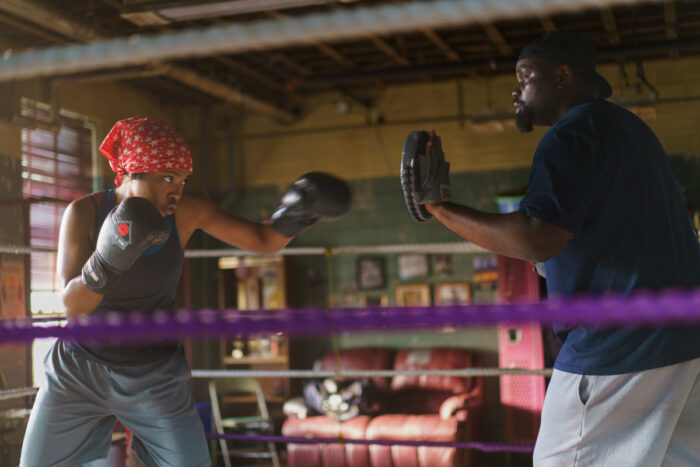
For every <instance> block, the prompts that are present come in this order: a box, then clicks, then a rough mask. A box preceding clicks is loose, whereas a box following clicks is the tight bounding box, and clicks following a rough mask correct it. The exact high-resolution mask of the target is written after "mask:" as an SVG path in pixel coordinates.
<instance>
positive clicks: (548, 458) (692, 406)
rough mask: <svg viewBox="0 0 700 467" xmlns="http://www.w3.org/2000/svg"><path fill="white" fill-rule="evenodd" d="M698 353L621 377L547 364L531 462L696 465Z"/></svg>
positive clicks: (540, 465)
mask: <svg viewBox="0 0 700 467" xmlns="http://www.w3.org/2000/svg"><path fill="white" fill-rule="evenodd" d="M699 375H700V359H695V360H690V361H687V362H683V363H679V364H676V365H670V366H665V367H662V368H655V369H653V370H647V371H641V372H637V373H626V374H622V375H609V376H608V375H605V376H588V375H577V374H573V373H565V372H563V371H558V370H554V374H553V375H552V379H551V381H550V383H549V387H548V388H547V395H546V397H545V401H544V407H543V409H542V424H541V426H540V433H539V435H538V437H537V444H536V446H535V453H534V465H535V466H537V467H549V466H557V467H558V466H572V467H573V466H576V467H581V466H596V467H599V466H611V467H626V466H635V467H636V466H639V467H642V466H643V467H654V466H664V467H672V466H674V467H675V466H678V467H689V466H700V376H699Z"/></svg>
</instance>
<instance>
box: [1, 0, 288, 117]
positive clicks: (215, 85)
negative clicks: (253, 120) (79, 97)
mask: <svg viewBox="0 0 700 467" xmlns="http://www.w3.org/2000/svg"><path fill="white" fill-rule="evenodd" d="M20 4H21V5H20ZM0 11H5V12H7V13H11V14H13V15H15V16H19V17H20V18H22V19H24V20H27V21H30V22H32V23H33V24H37V25H41V26H42V27H43V28H45V29H48V30H49V31H53V32H56V33H59V34H62V35H64V36H66V37H68V38H70V39H73V40H76V41H79V42H92V41H96V40H99V39H103V37H102V35H101V34H100V33H99V32H98V31H97V30H95V29H94V28H91V27H88V26H85V25H83V24H80V23H78V22H76V21H74V20H73V19H71V18H69V17H67V16H66V15H65V14H63V13H62V12H60V11H58V10H53V9H48V8H46V7H44V6H43V5H40V4H38V3H36V2H35V1H33V0H1V1H0ZM16 13H19V15H17V14H16ZM153 66H155V67H156V69H158V70H159V72H160V73H161V74H163V75H165V76H167V77H168V78H169V79H173V80H175V81H179V82H181V83H185V84H189V85H190V86H191V87H193V88H195V89H197V90H199V91H201V92H204V93H207V94H210V95H213V96H216V97H219V98H221V99H224V100H225V101H227V102H234V103H241V104H244V105H246V106H248V107H250V108H252V109H255V110H258V111H260V112H262V113H265V114H268V115H271V116H273V117H275V118H281V119H282V120H286V121H290V120H294V119H295V117H294V116H293V115H292V114H291V113H289V112H287V111H286V110H284V109H281V108H277V107H275V106H273V105H272V104H269V103H267V102H265V101H262V100H260V99H258V98H256V97H253V96H250V95H245V94H243V93H242V92H240V91H238V90H237V89H234V88H232V87H230V86H227V85H225V84H223V83H220V82H215V81H214V80H212V79H211V78H208V77H205V76H201V75H199V74H197V73H196V72H194V71H192V70H188V69H186V68H184V67H181V66H177V67H176V66H172V67H169V66H166V65H165V64H157V65H153ZM177 72H182V76H181V77H178V76H177ZM115 76H117V75H115Z"/></svg>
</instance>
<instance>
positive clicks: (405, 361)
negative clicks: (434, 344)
mask: <svg viewBox="0 0 700 467" xmlns="http://www.w3.org/2000/svg"><path fill="white" fill-rule="evenodd" d="M473 366H474V361H473V358H472V354H471V352H469V351H468V350H463V349H457V348H435V349H406V350H401V351H399V352H398V353H397V354H396V357H395V358H394V369H395V370H452V369H459V368H471V367H473ZM472 384H473V383H472V380H471V378H458V377H455V376H435V375H418V376H406V375H400V376H394V377H393V378H392V380H391V389H392V390H393V391H398V390H401V389H406V388H423V389H431V390H437V391H450V392H452V393H453V394H460V393H464V392H467V391H469V390H470V389H471V387H472Z"/></svg>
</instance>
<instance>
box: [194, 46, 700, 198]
mask: <svg viewBox="0 0 700 467" xmlns="http://www.w3.org/2000/svg"><path fill="white" fill-rule="evenodd" d="M644 68H645V72H646V76H647V79H648V80H649V82H651V83H652V84H653V85H654V86H655V87H656V88H657V89H658V90H659V98H660V101H659V103H658V104H657V109H656V113H657V116H656V117H655V118H653V119H649V120H647V122H648V123H649V125H650V126H651V127H652V129H653V130H654V131H655V132H656V133H657V135H658V136H659V139H660V140H661V142H662V144H663V145H664V147H665V148H666V150H667V151H668V152H669V154H694V153H700V131H698V129H699V128H698V127H699V126H700V118H699V117H700V100H697V99H695V100H693V99H692V98H693V96H700V59H698V58H693V59H676V60H671V59H669V60H663V61H656V62H648V63H645V64H644ZM626 71H627V75H628V76H629V81H630V82H631V85H630V86H629V87H627V88H625V87H624V86H623V79H622V74H621V73H620V71H619V69H618V67H617V66H616V65H611V66H605V67H601V68H600V72H601V73H602V74H603V75H605V76H606V78H607V79H608V80H609V81H610V83H611V85H612V86H613V88H614V94H613V95H614V96H622V95H631V94H634V93H635V92H636V91H635V89H634V86H635V85H638V84H639V80H638V79H637V78H636V76H635V75H636V67H635V66H634V64H630V65H629V66H627V67H626ZM514 86H515V79H514V77H512V76H496V77H493V78H491V79H487V78H477V79H469V80H466V79H465V80H464V81H463V96H464V100H463V102H464V104H463V105H464V112H465V114H466V116H467V117H468V116H469V114H470V113H471V112H474V111H478V110H484V109H487V108H489V107H491V108H494V109H496V110H501V111H503V112H510V111H511V108H512V106H511V104H512V97H511V91H512V89H513V88H514ZM644 92H647V91H646V90H644ZM338 98H339V96H338V95H337V94H333V93H328V94H324V95H320V96H317V97H314V98H312V99H310V100H309V101H308V102H307V103H306V104H305V106H304V109H305V110H304V115H303V118H302V119H301V121H299V122H298V123H295V124H292V125H289V124H277V123H275V122H273V121H271V119H269V118H267V117H265V116H262V115H255V114H252V113H251V114H247V115H246V117H245V118H244V119H243V122H242V127H243V128H242V134H243V142H242V143H243V144H242V145H241V147H238V148H237V152H236V155H235V157H236V170H235V172H236V179H235V183H236V184H237V186H239V187H241V186H254V185H265V184H278V185H284V184H287V183H289V181H290V180H292V179H293V178H294V177H296V176H297V175H299V174H301V173H303V172H305V171H309V170H327V171H330V172H333V173H336V174H339V175H341V176H344V177H346V178H348V179H355V178H366V177H380V176H393V175H395V174H397V173H398V170H399V161H400V154H401V147H402V146H403V141H404V138H405V136H406V134H407V133H408V132H409V131H411V130H416V129H430V128H435V129H436V131H437V132H438V134H440V135H441V136H442V138H443V146H444V148H445V153H446V157H447V159H448V160H449V161H450V163H451V164H452V169H453V170H454V171H475V170H488V169H498V168H507V167H525V166H529V164H530V162H531V157H532V153H533V151H534V148H535V146H536V144H537V142H538V140H539V138H540V137H541V135H542V134H543V132H544V129H536V131H535V132H533V133H532V134H521V133H520V132H519V131H518V130H516V129H508V130H505V131H503V132H490V133H484V132H477V131H475V130H474V129H472V128H471V127H470V125H469V123H468V122H467V123H466V125H465V126H464V128H462V127H460V123H459V121H458V119H457V116H458V107H459V106H458V91H457V82H456V81H449V82H439V83H422V84H413V85H405V86H394V87H388V88H385V89H383V90H380V91H378V92H377V97H376V105H375V108H374V109H372V110H371V111H370V112H369V114H370V116H371V119H372V121H376V118H377V116H378V115H379V114H380V113H381V114H383V116H384V118H385V121H386V123H385V124H381V125H377V124H374V125H367V124H366V119H367V111H365V109H363V108H361V107H360V106H359V105H358V104H356V103H353V104H352V111H351V113H350V114H349V115H341V114H339V113H338V112H337V111H336V110H335V107H334V103H335V101H336V100H337V99H338ZM445 117H447V119H444V118H445ZM449 117H453V118H452V119H450V118H449ZM441 119H443V120H444V121H440V120H441ZM402 121H403V122H411V123H401V122H402ZM334 128H335V129H334ZM240 133H241V132H239V133H238V134H239V136H240ZM197 138H198V133H196V132H195V133H190V139H191V140H192V141H193V142H194V143H195V145H196V142H197ZM190 139H188V141H189V140H190ZM223 143H224V136H223V133H222V131H221V130H218V129H212V138H211V139H210V140H209V142H208V148H209V154H210V161H211V162H210V164H209V169H210V174H209V177H210V184H211V186H213V187H215V189H219V190H226V189H227V188H229V187H230V186H231V180H230V178H229V177H228V173H227V172H226V170H225V159H224V154H223V149H222V148H223Z"/></svg>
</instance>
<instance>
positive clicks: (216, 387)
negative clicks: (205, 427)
mask: <svg viewBox="0 0 700 467" xmlns="http://www.w3.org/2000/svg"><path fill="white" fill-rule="evenodd" d="M232 394H233V395H236V396H243V395H254V396H255V399H256V400H257V405H258V414H257V415H254V416H245V417H226V418H224V417H222V415H221V414H222V412H221V406H222V405H223V400H224V398H225V397H226V396H227V395H232ZM209 398H210V399H211V411H212V416H213V419H214V429H215V430H216V432H217V433H218V434H224V430H225V429H229V430H241V429H256V430H259V431H260V432H264V433H268V434H274V427H273V425H272V419H271V418H270V412H269V411H268V410H267V404H266V403H265V395H264V394H263V390H262V387H261V386H260V383H259V382H258V380H257V379H255V378H225V379H224V378H220V379H216V380H214V379H212V380H210V381H209ZM219 444H220V446H221V454H222V457H223V459H224V465H225V467H231V455H232V454H234V455H236V456H239V457H248V458H250V457H255V458H259V457H264V458H269V459H270V460H271V462H272V466H273V467H279V465H280V463H279V457H278V456H277V450H276V449H275V444H274V443H271V442H268V443H267V448H268V452H267V453H257V454H253V453H251V452H250V451H245V450H231V449H229V447H228V443H227V442H226V440H225V439H220V440H219ZM261 454H262V455H261Z"/></svg>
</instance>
